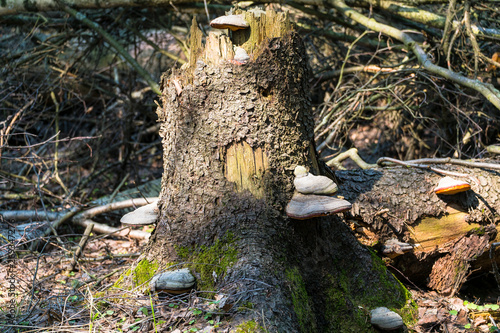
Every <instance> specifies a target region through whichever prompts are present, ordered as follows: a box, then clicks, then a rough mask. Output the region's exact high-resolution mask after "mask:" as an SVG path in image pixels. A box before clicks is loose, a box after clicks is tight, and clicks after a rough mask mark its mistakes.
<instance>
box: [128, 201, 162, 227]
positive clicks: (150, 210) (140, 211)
mask: <svg viewBox="0 0 500 333" xmlns="http://www.w3.org/2000/svg"><path fill="white" fill-rule="evenodd" d="M157 218H158V201H154V202H152V203H150V204H148V205H145V206H142V207H139V208H137V209H136V210H134V211H132V212H130V213H127V214H125V215H123V216H122V218H121V219H120V222H121V223H123V224H132V225H148V224H153V223H156V219H157Z"/></svg>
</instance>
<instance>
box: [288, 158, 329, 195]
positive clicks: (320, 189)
mask: <svg viewBox="0 0 500 333" xmlns="http://www.w3.org/2000/svg"><path fill="white" fill-rule="evenodd" d="M294 174H295V179H294V180H293V185H295V188H296V189H297V191H298V192H299V193H302V194H333V193H335V192H337V189H338V187H337V184H335V183H334V182H333V180H331V179H330V178H328V177H325V176H315V175H313V174H311V173H309V172H308V171H307V169H306V168H305V167H303V166H302V165H298V166H297V167H295V171H294Z"/></svg>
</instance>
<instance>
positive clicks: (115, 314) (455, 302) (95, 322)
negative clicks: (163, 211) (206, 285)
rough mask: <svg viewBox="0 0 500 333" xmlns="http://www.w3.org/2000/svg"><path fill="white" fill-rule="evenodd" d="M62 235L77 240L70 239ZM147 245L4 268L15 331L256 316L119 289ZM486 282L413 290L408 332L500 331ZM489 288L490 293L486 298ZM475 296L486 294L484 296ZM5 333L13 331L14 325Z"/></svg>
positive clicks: (220, 325) (140, 327) (34, 259)
mask: <svg viewBox="0 0 500 333" xmlns="http://www.w3.org/2000/svg"><path fill="white" fill-rule="evenodd" d="M61 237H62V238H64V239H65V240H67V241H72V238H71V237H70V236H61ZM75 244H76V243H75ZM145 244H146V241H145V240H143V241H137V240H132V239H128V240H127V239H113V238H110V237H93V238H91V240H89V242H88V244H87V246H86V248H85V251H84V253H83V256H82V259H81V260H80V261H79V263H78V265H77V268H76V269H75V270H74V271H68V265H69V263H70V261H71V257H70V256H69V255H68V252H67V250H65V249H64V248H63V247H59V246H57V244H53V245H50V248H48V249H46V251H45V252H46V253H45V255H44V256H42V257H40V256H34V255H27V256H25V257H22V258H19V259H18V260H16V261H15V264H14V265H10V266H9V268H8V269H7V266H6V265H3V267H2V269H1V270H0V280H1V281H7V279H13V281H14V288H15V292H16V294H17V296H18V297H17V300H18V301H19V303H17V304H16V308H15V309H16V311H18V313H17V317H16V318H17V319H16V324H17V325H18V326H16V328H15V329H14V328H11V329H10V331H23V332H28V331H29V332H46V331H50V332H69V331H71V332H83V331H87V332H90V331H92V332H93V331H99V332H175V333H181V332H182V333H184V332H205V333H208V332H228V331H229V329H230V328H231V324H230V319H231V316H232V315H233V314H234V313H235V311H252V309H250V308H248V309H246V308H244V307H239V308H238V309H227V311H225V310H223V309H220V308H219V307H217V306H215V303H216V301H215V300H213V299H212V300H209V299H206V298H204V297H203V294H202V293H201V292H200V291H196V290H195V289H194V290H193V291H192V292H191V293H189V294H182V295H164V296H162V297H161V298H158V296H157V295H155V296H153V297H152V298H151V297H150V296H149V295H147V294H144V293H143V292H129V291H126V292H125V291H124V290H120V289H118V288H115V287H114V286H115V282H116V281H117V279H118V278H119V277H120V276H121V275H122V274H126V270H127V269H128V267H130V266H131V265H132V263H133V262H134V260H136V258H137V257H138V256H139V254H140V251H141V247H142V246H144V245H145ZM480 281H482V280H481V279H477V280H475V282H474V281H473V282H471V283H468V285H466V286H465V287H464V288H462V293H461V294H459V295H456V296H454V297H443V296H440V295H438V294H437V293H436V292H433V291H425V290H422V289H418V287H416V286H412V288H410V291H411V293H412V294H413V296H414V300H415V302H416V304H417V306H418V321H417V322H416V323H414V324H413V325H412V326H410V327H407V328H406V329H405V331H407V332H494V330H493V329H491V327H494V325H496V324H494V322H492V321H491V320H492V318H493V317H496V316H497V315H498V312H499V311H498V305H496V304H497V301H498V299H497V298H496V296H495V295H498V293H497V289H496V288H494V286H493V285H492V286H491V287H490V286H488V285H486V284H485V283H484V281H482V282H480ZM477 282H480V283H479V284H478V283H477ZM407 287H409V286H407ZM481 288H482V290H481ZM488 290H490V291H491V293H490V295H484V294H485V292H486V293H487V291H488ZM474 293H481V294H483V295H481V296H482V298H478V297H476V296H474ZM7 295H9V290H8V285H7V284H2V285H0V304H6V301H7V299H8V297H7ZM467 300H468V302H467ZM464 301H465V302H464ZM152 304H154V307H152ZM478 306H479V307H478ZM481 306H482V308H481ZM3 307H4V306H3V305H2V308H3ZM4 311H5V310H4ZM0 316H1V317H3V315H0ZM4 319H5V318H3V320H4ZM3 320H2V321H3ZM488 324H489V325H488ZM2 332H9V329H8V328H7V326H6V327H4V329H3V330H2Z"/></svg>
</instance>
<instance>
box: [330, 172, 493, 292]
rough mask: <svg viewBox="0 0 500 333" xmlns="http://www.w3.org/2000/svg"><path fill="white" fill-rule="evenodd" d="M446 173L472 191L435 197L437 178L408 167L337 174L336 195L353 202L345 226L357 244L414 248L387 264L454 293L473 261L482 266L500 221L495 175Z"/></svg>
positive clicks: (430, 284) (429, 284) (409, 275)
mask: <svg viewBox="0 0 500 333" xmlns="http://www.w3.org/2000/svg"><path fill="white" fill-rule="evenodd" d="M441 167H442V166H441ZM448 169H449V170H453V171H457V172H461V173H466V174H468V175H469V178H468V179H467V180H468V181H469V182H470V184H471V187H472V188H471V190H469V191H467V192H463V193H458V194H455V195H451V196H445V195H436V194H435V193H434V191H433V189H434V188H435V186H436V185H437V184H438V182H439V179H440V178H441V176H439V175H436V174H434V173H432V172H429V171H424V170H417V169H411V168H410V169H409V168H400V167H390V168H379V169H370V170H353V171H338V172H337V173H336V175H337V176H338V177H339V179H341V181H342V184H341V185H340V188H341V195H343V196H344V197H345V198H346V199H347V200H349V201H351V202H352V203H353V208H352V219H351V220H350V222H351V225H352V227H353V229H354V231H356V232H357V235H358V237H359V239H360V240H362V242H364V243H365V244H368V245H373V244H374V243H376V242H379V243H382V244H383V243H384V242H385V241H387V240H389V239H392V238H396V239H398V240H401V241H405V242H409V243H412V244H419V245H420V246H418V247H416V248H415V251H414V252H412V253H407V254H404V255H401V256H399V257H397V258H395V259H394V262H392V263H391V264H392V265H393V266H394V267H396V268H397V269H398V270H399V271H401V272H402V273H403V274H404V276H406V277H408V278H409V279H410V280H412V281H413V282H415V283H417V284H418V283H419V284H423V285H427V286H428V287H430V288H433V289H435V290H437V291H439V292H440V293H443V294H453V293H455V292H456V291H457V290H458V289H459V287H460V286H461V285H462V284H463V282H465V280H466V278H467V276H468V275H469V274H470V271H471V267H474V269H475V270H478V269H481V267H478V266H477V264H475V263H474V261H475V260H476V259H478V258H479V259H480V261H478V263H482V264H483V265H484V264H485V263H487V259H486V258H487V254H484V252H485V251H486V250H487V249H488V244H489V243H490V242H492V241H494V239H495V237H496V235H497V228H496V225H497V224H498V221H499V219H500V217H499V214H498V212H499V210H500V200H499V197H500V176H499V175H498V173H497V172H494V171H488V170H484V169H466V168H462V167H456V168H451V167H449V168H448ZM497 251H498V250H497ZM499 254H500V252H499ZM497 257H500V256H499V255H498V254H497ZM484 266H485V268H486V269H488V267H489V266H490V265H484Z"/></svg>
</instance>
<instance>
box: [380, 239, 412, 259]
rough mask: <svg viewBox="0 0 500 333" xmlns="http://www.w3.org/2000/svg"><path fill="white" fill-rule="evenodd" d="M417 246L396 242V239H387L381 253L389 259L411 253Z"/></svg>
mask: <svg viewBox="0 0 500 333" xmlns="http://www.w3.org/2000/svg"><path fill="white" fill-rule="evenodd" d="M417 246H419V245H418V244H409V243H403V242H400V241H398V240H397V239H396V238H392V239H389V240H388V241H387V242H385V244H384V245H383V246H382V253H383V254H384V255H385V256H386V257H389V258H391V259H393V258H396V257H397V256H400V255H402V254H405V253H407V252H411V251H413V249H414V248H416V247H417Z"/></svg>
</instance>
